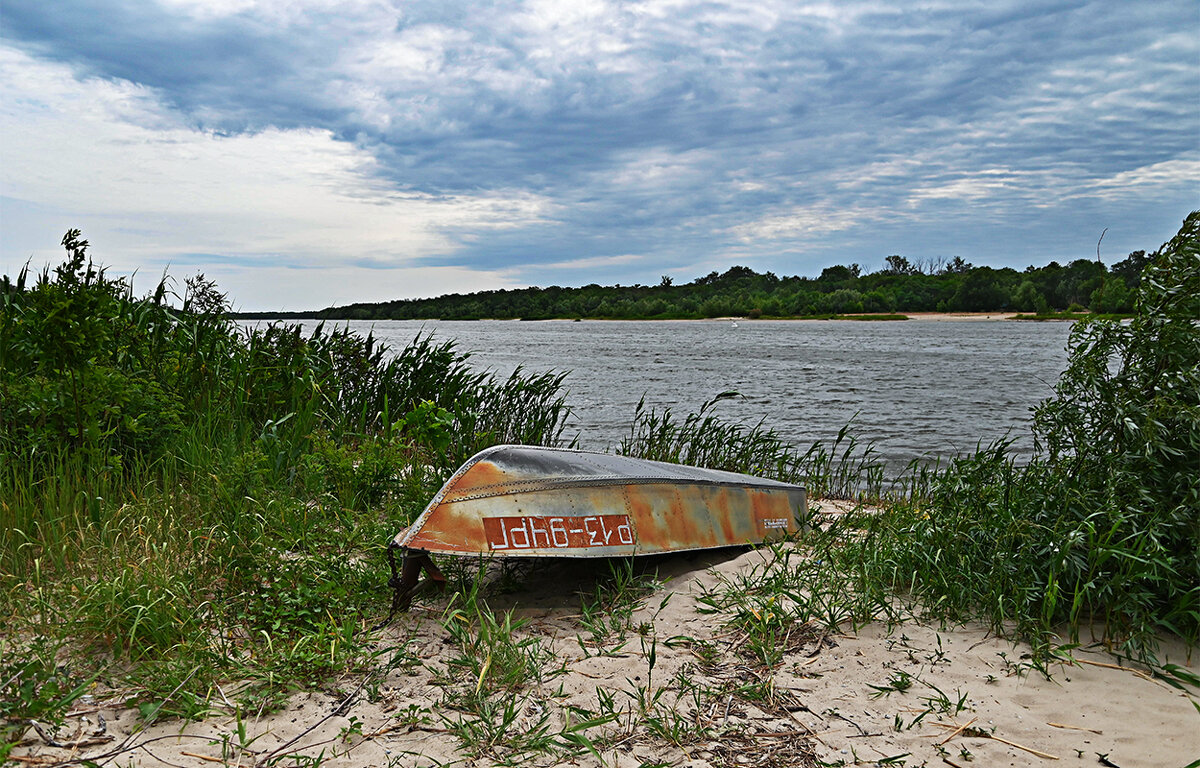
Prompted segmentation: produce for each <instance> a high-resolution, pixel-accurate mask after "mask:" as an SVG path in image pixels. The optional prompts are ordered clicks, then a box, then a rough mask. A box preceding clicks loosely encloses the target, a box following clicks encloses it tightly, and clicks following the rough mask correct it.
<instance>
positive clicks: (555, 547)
mask: <svg viewBox="0 0 1200 768" xmlns="http://www.w3.org/2000/svg"><path fill="white" fill-rule="evenodd" d="M807 512H808V506H807V500H806V497H805V491H804V488H803V487H801V486H798V485H791V484H788V483H782V482H778V481H776V480H768V479H765V478H761V477H753V476H751V475H742V474H738V473H735V472H722V471H718V470H713V469H702V468H699V467H688V466H683V465H679V464H668V463H665V462H661V461H648V460H646V459H636V458H631V457H628V456H614V455H611V454H606V453H591V452H588V451H577V450H568V449H561V448H543V447H535V446H526V445H497V446H493V447H491V448H488V449H486V450H484V451H481V452H480V453H478V454H476V455H475V456H473V457H472V458H471V459H470V460H469V461H467V463H466V464H464V465H463V466H462V467H461V468H460V469H459V470H458V471H457V472H455V473H454V475H453V476H452V477H451V478H450V479H449V480H448V481H447V482H446V484H445V485H443V486H442V489H441V490H440V491H438V493H437V495H435V496H434V497H433V499H432V500H431V501H430V502H429V505H428V506H426V507H425V510H424V511H423V512H422V513H421V515H420V517H418V518H417V519H416V521H415V522H414V523H413V524H412V525H411V526H409V527H408V528H406V529H404V530H402V531H400V533H399V534H397V535H396V537H395V539H394V540H393V541H392V543H391V545H390V546H389V550H388V555H389V558H390V562H391V563H392V582H391V585H392V587H393V588H394V589H395V590H396V600H395V603H394V606H393V607H394V608H405V607H407V606H408V604H409V602H410V601H411V600H412V597H413V596H414V595H415V594H416V593H417V592H418V591H420V590H421V589H423V588H425V587H426V586H435V587H440V586H441V584H442V583H444V578H443V577H442V575H441V573H440V572H438V570H437V568H436V566H435V565H434V564H433V561H432V560H431V559H430V557H429V555H430V554H432V553H436V554H446V555H484V556H492V557H498V558H503V557H626V556H632V555H650V554H659V553H664V552H684V551H689V550H697V549H711V548H716V547H730V546H738V545H746V544H759V543H762V542H765V541H771V540H774V539H779V538H782V537H784V536H786V535H788V534H789V533H793V532H795V531H797V530H799V529H800V528H801V526H802V525H803V521H804V519H805V518H806V516H807ZM397 551H400V552H401V553H403V555H404V559H403V567H402V569H401V570H400V572H399V573H397V571H396V565H395V552H397ZM421 571H425V572H426V573H427V574H428V576H429V579H428V580H426V581H425V582H420V581H419V579H420V572H421Z"/></svg>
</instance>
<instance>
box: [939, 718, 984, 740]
mask: <svg viewBox="0 0 1200 768" xmlns="http://www.w3.org/2000/svg"><path fill="white" fill-rule="evenodd" d="M978 719H979V718H978V717H972V718H971V719H970V720H968V721H967V722H965V723H963V724H962V725H960V726H958V727H957V728H955V729H954V730H953V731H951V732H950V735H949V736H947V737H946V738H944V739H942V740H941V741H939V742H938V746H941V745H943V744H945V743H946V742H948V741H950V740H951V739H953V738H954V737H955V736H957V735H958V734H960V733H962V732H963V731H965V730H967V729H968V728H970V727H971V726H972V725H973V724H974V723H975V721H976V720H978Z"/></svg>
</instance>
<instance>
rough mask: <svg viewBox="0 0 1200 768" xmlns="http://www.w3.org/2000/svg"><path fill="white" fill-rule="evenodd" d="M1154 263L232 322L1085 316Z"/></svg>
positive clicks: (950, 272)
mask: <svg viewBox="0 0 1200 768" xmlns="http://www.w3.org/2000/svg"><path fill="white" fill-rule="evenodd" d="M1154 256H1155V254H1153V253H1152V254H1147V253H1146V252H1145V251H1135V252H1133V253H1131V254H1129V255H1128V256H1127V257H1126V258H1125V259H1122V260H1121V261H1119V262H1117V263H1115V264H1113V265H1112V266H1111V267H1107V268H1106V267H1105V266H1104V265H1103V264H1102V263H1101V262H1099V261H1097V260H1090V259H1077V260H1075V261H1072V262H1071V263H1069V264H1066V265H1062V264H1059V263H1058V262H1054V261H1052V262H1050V263H1049V264H1047V265H1046V266H1043V267H1034V266H1030V267H1027V268H1026V269H1025V270H1024V271H1017V270H1015V269H1012V268H1010V267H1004V268H1000V269H996V268H993V267H986V266H980V267H976V266H973V265H972V264H970V263H968V262H966V261H964V260H963V259H962V258H959V257H955V258H954V259H951V260H950V261H944V262H920V261H918V262H916V263H913V262H910V261H909V260H908V259H907V258H905V257H903V256H900V255H892V256H888V257H887V258H886V259H884V266H883V268H882V269H880V270H878V271H876V272H867V271H864V270H863V269H862V267H860V266H859V265H858V264H850V265H848V266H847V265H836V266H832V267H827V268H825V269H824V270H823V271H822V272H821V274H820V276H819V277H815V278H810V277H779V276H777V275H775V274H774V273H772V272H766V273H759V272H755V271H754V270H753V269H750V268H749V267H744V266H734V267H731V268H729V269H728V270H726V271H725V272H723V273H719V272H716V271H713V272H710V273H709V274H707V275H705V276H703V277H699V278H696V279H695V280H693V281H691V282H689V283H686V284H682V285H677V284H675V281H674V279H673V278H672V277H670V276H668V275H664V276H663V277H662V279H661V281H660V282H659V283H658V284H657V285H625V286H623V285H620V284H618V285H613V286H601V285H597V284H595V283H593V284H591V285H585V286H582V287H579V288H564V287H561V286H557V285H554V286H549V287H546V288H537V287H534V288H520V289H502V290H493V291H481V292H477V293H468V294H459V293H454V294H448V295H444V296H439V297H437V298H429V299H403V300H397V301H388V302H381V303H358V304H350V305H346V306H341V307H330V308H328V309H323V310H316V311H311V312H292V313H240V314H239V315H238V316H239V317H245V318H256V317H294V318H319V319H329V320H425V319H441V320H479V319H485V318H488V319H524V320H544V319H552V318H568V319H569V318H597V319H626V320H633V319H702V318H714V317H750V318H759V317H767V318H771V317H777V318H783V317H789V318H790V317H824V316H831V315H846V314H861V313H903V312H994V311H1002V312H1028V313H1037V314H1041V315H1046V314H1051V313H1055V312H1063V311H1071V312H1082V311H1085V310H1090V311H1092V312H1096V313H1102V314H1124V313H1129V312H1132V311H1133V297H1134V294H1135V292H1136V289H1137V286H1138V283H1139V280H1140V276H1141V273H1142V269H1143V267H1145V266H1146V264H1147V263H1149V262H1150V261H1151V259H1153V258H1154Z"/></svg>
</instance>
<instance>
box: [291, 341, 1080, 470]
mask: <svg viewBox="0 0 1200 768" xmlns="http://www.w3.org/2000/svg"><path fill="white" fill-rule="evenodd" d="M305 325H306V326H311V325H312V324H311V323H305ZM339 325H342V323H339ZM348 325H349V326H350V327H351V328H352V329H355V330H357V331H360V332H362V333H366V332H367V331H369V330H373V331H374V333H375V335H376V337H377V338H379V339H381V340H383V341H385V342H388V343H389V344H390V345H391V346H393V347H403V346H404V345H405V344H407V343H408V342H409V341H411V340H412V339H413V337H414V336H416V335H417V334H419V333H423V332H425V333H432V334H433V335H434V336H435V337H436V338H439V339H453V340H455V341H456V342H457V344H458V346H459V348H460V349H461V350H464V351H470V352H471V353H472V355H471V360H472V362H473V363H474V364H475V365H477V366H479V367H482V368H486V369H489V370H492V371H495V372H496V373H498V374H500V375H504V376H507V375H508V374H509V373H511V372H512V371H513V370H514V369H515V368H517V367H518V366H521V367H523V368H524V369H525V370H527V371H534V372H541V371H546V370H555V371H569V372H570V373H569V375H568V377H567V380H566V386H567V389H568V402H569V403H570V404H571V405H572V407H573V408H574V416H573V418H572V420H571V422H570V432H571V434H576V433H577V434H578V435H579V442H580V445H581V447H585V448H595V449H605V448H609V447H611V446H614V445H616V444H617V443H619V441H620V440H621V438H622V437H623V436H625V435H626V434H628V431H629V426H630V421H631V419H632V417H633V413H634V409H635V407H636V405H637V402H638V400H639V398H642V397H645V400H646V404H647V405H648V406H652V407H655V408H658V409H662V408H671V409H673V410H675V411H676V412H677V413H680V414H684V413H687V412H689V411H695V410H698V409H699V408H700V406H701V405H703V404H704V403H705V402H707V401H708V400H710V399H711V398H712V397H713V396H715V395H716V394H717V393H719V392H723V391H726V390H736V391H738V392H740V393H741V394H742V395H744V398H740V399H733V400H727V401H724V402H722V403H720V404H718V405H717V406H716V408H717V411H716V412H717V413H718V414H719V415H722V416H724V417H727V418H729V419H735V420H739V421H742V422H745V423H757V422H759V421H760V420H761V421H763V422H764V423H765V424H766V425H767V426H769V427H771V428H772V429H774V430H775V431H776V432H777V433H778V434H779V435H780V436H781V437H783V438H784V439H786V440H789V441H791V442H793V443H795V444H796V445H799V446H803V447H807V446H808V445H809V444H810V443H812V442H813V441H815V440H826V441H828V440H832V439H833V437H834V436H836V434H837V432H838V430H839V429H841V428H842V427H843V426H845V425H846V424H847V423H848V422H850V421H851V420H853V422H854V427H853V432H854V434H855V435H857V436H858V437H859V438H860V439H861V440H871V441H875V443H876V446H877V448H878V450H879V452H880V453H881V455H882V456H883V457H884V458H886V459H887V460H888V461H889V462H897V463H901V464H903V463H906V462H907V461H908V460H909V459H912V458H915V457H919V456H934V455H951V454H953V453H956V452H961V451H970V450H974V449H975V448H976V446H977V445H979V444H980V443H983V444H986V443H988V442H990V441H992V440H995V439H998V438H1003V437H1008V438H1010V439H1012V440H1013V443H1014V448H1015V449H1016V450H1018V451H1019V452H1022V453H1028V452H1030V451H1032V448H1033V440H1032V436H1031V434H1030V431H1029V425H1030V420H1031V419H1030V408H1031V407H1033V406H1034V405H1036V404H1037V403H1038V402H1039V401H1041V400H1042V399H1044V398H1046V397H1048V396H1050V395H1051V394H1052V388H1053V386H1054V383H1055V381H1056V380H1057V378H1058V375H1059V373H1060V372H1061V371H1062V369H1063V368H1064V367H1065V365H1066V353H1065V351H1064V348H1065V346H1066V341H1067V336H1068V334H1069V332H1070V324H1068V323H1029V322H1018V321H973V320H962V321H954V320H943V321H928V320H908V321H900V322H854V321H819V320H814V321H767V320H757V321H739V322H737V323H736V324H735V323H732V322H730V321H728V320H712V321H688V320H680V321H651V322H646V321H630V322H622V321H599V320H597V321H587V320H585V321H582V322H569V321H547V322H520V321H487V320H485V321H479V322H442V321H372V322H350V323H348Z"/></svg>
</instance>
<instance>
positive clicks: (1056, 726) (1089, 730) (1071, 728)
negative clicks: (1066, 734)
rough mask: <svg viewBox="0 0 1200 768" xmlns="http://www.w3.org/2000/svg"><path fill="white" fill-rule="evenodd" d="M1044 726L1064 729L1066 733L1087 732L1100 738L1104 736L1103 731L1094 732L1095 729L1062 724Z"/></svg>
mask: <svg viewBox="0 0 1200 768" xmlns="http://www.w3.org/2000/svg"><path fill="white" fill-rule="evenodd" d="M1046 725H1048V726H1050V727H1051V728H1066V729H1067V730H1068V731H1087V732H1088V733H1095V734H1097V735H1100V736H1103V735H1104V731H1100V730H1096V729H1095V728H1084V727H1083V726H1081V725H1064V724H1063V723H1046Z"/></svg>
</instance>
